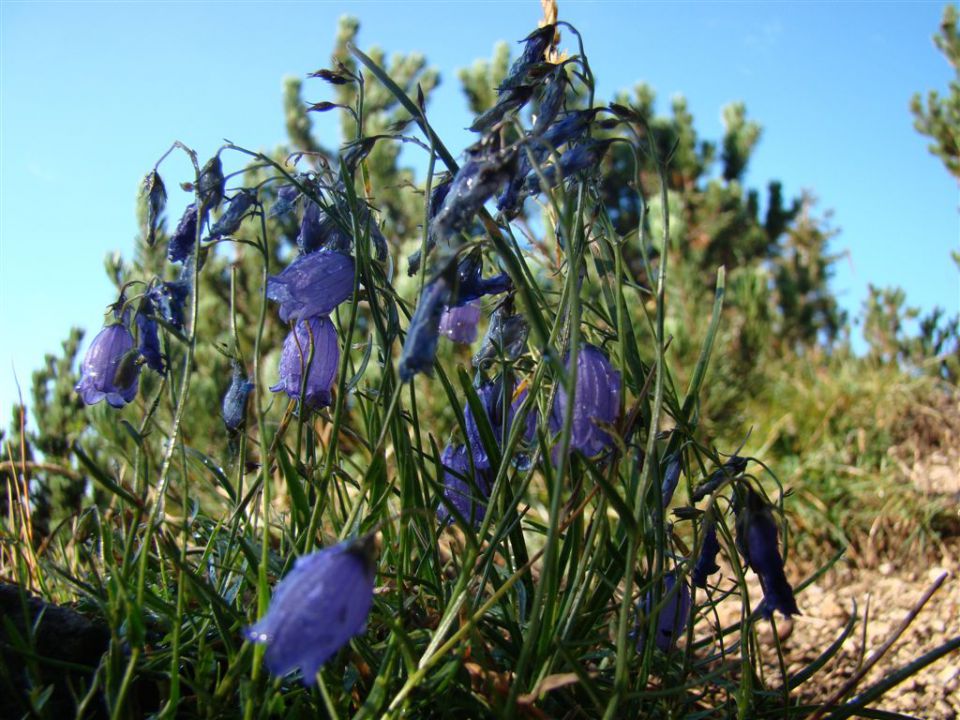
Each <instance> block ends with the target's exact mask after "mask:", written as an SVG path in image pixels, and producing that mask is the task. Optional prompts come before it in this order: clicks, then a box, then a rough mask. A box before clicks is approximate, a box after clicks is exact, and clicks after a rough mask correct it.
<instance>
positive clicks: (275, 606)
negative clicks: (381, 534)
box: [244, 536, 376, 685]
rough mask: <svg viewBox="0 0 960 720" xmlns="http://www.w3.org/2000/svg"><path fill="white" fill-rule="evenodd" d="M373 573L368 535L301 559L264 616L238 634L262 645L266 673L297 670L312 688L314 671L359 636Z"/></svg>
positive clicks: (370, 598) (370, 601)
mask: <svg viewBox="0 0 960 720" xmlns="http://www.w3.org/2000/svg"><path fill="white" fill-rule="evenodd" d="M375 575H376V565H375V563H374V560H373V540H372V537H370V536H368V537H366V538H362V539H360V540H354V541H346V542H341V543H339V544H337V545H332V546H330V547H327V548H324V549H323V550H319V551H317V552H314V553H311V554H309V555H304V556H303V557H301V558H298V559H297V561H296V562H295V563H294V565H293V569H292V570H291V571H290V572H289V573H288V574H287V575H286V577H284V578H283V580H281V581H280V583H279V584H278V585H277V587H276V589H275V590H274V592H273V597H272V598H271V600H270V608H269V609H268V611H267V614H266V615H265V616H263V617H262V618H261V619H260V621H259V622H257V623H256V624H255V625H252V626H251V627H249V628H247V629H246V631H245V633H244V634H245V636H246V638H247V639H248V640H250V641H251V642H255V643H262V644H264V645H266V646H267V651H266V653H265V655H264V660H265V661H266V665H267V668H268V669H269V670H270V672H271V673H273V674H274V675H285V674H287V673H288V672H291V671H293V670H296V669H299V670H300V671H301V672H302V673H303V682H304V684H305V685H313V684H314V682H316V675H317V671H318V670H319V669H320V667H321V666H322V665H323V664H324V663H325V662H327V661H328V660H329V659H330V658H331V657H333V655H334V654H335V653H336V652H337V651H338V650H340V648H342V647H343V646H344V645H346V644H347V643H348V642H349V641H350V639H351V638H353V637H355V636H356V635H360V634H362V633H363V632H364V630H365V628H366V623H367V618H368V617H369V615H370V608H371V607H372V606H373V583H374V577H375Z"/></svg>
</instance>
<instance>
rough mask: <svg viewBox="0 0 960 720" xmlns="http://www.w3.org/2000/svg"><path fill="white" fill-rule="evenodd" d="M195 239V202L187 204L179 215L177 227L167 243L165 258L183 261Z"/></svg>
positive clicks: (189, 252) (191, 250)
mask: <svg viewBox="0 0 960 720" xmlns="http://www.w3.org/2000/svg"><path fill="white" fill-rule="evenodd" d="M196 240H197V206H196V204H195V203H190V204H189V205H187V209H186V210H184V211H183V215H181V216H180V222H178V223H177V229H176V230H174V231H173V235H171V236H170V242H169V244H168V245H167V259H168V260H169V261H170V262H183V261H184V260H186V259H187V258H188V257H190V255H191V254H192V253H193V246H194V244H195V243H196Z"/></svg>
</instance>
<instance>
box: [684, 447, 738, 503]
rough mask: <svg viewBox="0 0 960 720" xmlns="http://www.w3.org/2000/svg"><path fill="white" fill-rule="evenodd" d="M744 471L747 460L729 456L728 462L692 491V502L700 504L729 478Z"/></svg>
mask: <svg viewBox="0 0 960 720" xmlns="http://www.w3.org/2000/svg"><path fill="white" fill-rule="evenodd" d="M746 469H747V458H742V457H740V456H739V455H731V456H730V459H729V460H727V461H726V462H725V463H724V464H723V465H721V466H720V467H719V468H718V469H717V470H714V471H713V473H712V474H711V475H710V477H708V478H707V479H706V480H704V481H703V482H702V483H700V484H699V485H697V487H695V488H694V489H693V501H694V502H700V501H701V500H703V499H704V498H705V497H706V496H707V495H709V494H710V493H712V492H713V491H714V490H716V489H717V488H719V487H720V486H721V485H723V484H724V482H726V481H727V480H729V479H730V478H735V477H737V476H738V475H742V474H743V471H744V470H746Z"/></svg>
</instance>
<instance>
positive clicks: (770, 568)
mask: <svg viewBox="0 0 960 720" xmlns="http://www.w3.org/2000/svg"><path fill="white" fill-rule="evenodd" d="M745 492H746V497H745V499H743V500H742V501H741V502H740V503H738V504H737V505H735V507H734V509H735V510H736V513H737V523H736V528H737V537H736V543H737V549H738V550H739V551H740V554H741V555H743V559H744V560H745V561H746V563H747V565H749V566H750V568H752V569H753V571H754V572H755V573H756V574H757V577H758V578H760V587H761V588H762V589H763V605H762V607H761V608H760V609H761V612H763V614H764V615H765V616H766V617H771V616H772V615H773V611H774V610H779V611H780V612H781V613H783V614H784V615H786V616H790V615H799V614H800V609H799V608H798V607H797V600H796V598H795V597H794V595H793V588H792V587H791V585H790V583H789V582H788V581H787V575H786V573H785V572H784V569H783V558H782V557H781V556H780V548H779V546H778V544H777V542H778V540H777V536H778V532H777V523H776V521H775V520H774V519H773V513H771V512H770V508H769V507H768V506H767V504H766V503H765V502H764V500H763V498H762V497H760V495H759V494H758V493H757V492H756V491H755V490H754V489H753V488H752V487H750V486H749V485H746V491H745Z"/></svg>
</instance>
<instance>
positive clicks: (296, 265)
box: [267, 250, 354, 322]
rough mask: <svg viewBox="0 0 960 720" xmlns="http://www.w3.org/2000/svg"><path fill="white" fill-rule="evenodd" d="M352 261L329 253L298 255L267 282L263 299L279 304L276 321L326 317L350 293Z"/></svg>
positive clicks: (351, 288) (326, 251)
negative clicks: (266, 298) (278, 315)
mask: <svg viewBox="0 0 960 720" xmlns="http://www.w3.org/2000/svg"><path fill="white" fill-rule="evenodd" d="M353 271H354V263H353V258H352V257H350V256H349V255H344V254H343V253H338V252H334V251H332V250H318V251H317V252H313V253H310V254H309V255H301V256H300V257H298V258H297V259H296V260H294V261H293V262H292V263H290V265H288V266H287V267H286V268H284V270H283V271H282V272H281V273H280V274H278V275H272V276H271V277H269V278H267V297H268V298H270V299H271V300H273V301H274V302H278V303H280V319H281V320H283V321H284V322H286V321H288V320H291V319H292V320H303V319H304V318H308V317H312V316H314V315H328V314H329V313H330V311H331V310H333V309H334V308H335V307H336V306H337V305H339V304H340V303H342V302H343V301H344V300H346V299H347V298H348V297H350V294H351V293H352V292H353Z"/></svg>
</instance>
